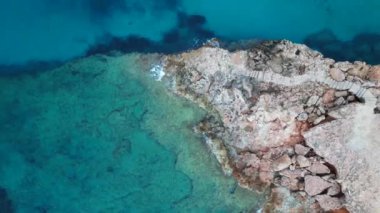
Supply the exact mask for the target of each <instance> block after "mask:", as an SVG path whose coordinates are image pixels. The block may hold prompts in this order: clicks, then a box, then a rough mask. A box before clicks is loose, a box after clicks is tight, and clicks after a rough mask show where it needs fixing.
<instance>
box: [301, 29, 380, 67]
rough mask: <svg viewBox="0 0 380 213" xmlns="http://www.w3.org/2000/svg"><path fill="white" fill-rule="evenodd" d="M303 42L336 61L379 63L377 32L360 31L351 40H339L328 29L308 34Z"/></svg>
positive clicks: (379, 42)
mask: <svg viewBox="0 0 380 213" xmlns="http://www.w3.org/2000/svg"><path fill="white" fill-rule="evenodd" d="M304 43H305V44H306V45H308V46H309V47H311V48H314V49H317V50H319V51H320V52H322V54H324V56H325V57H328V58H332V59H335V60H336V61H351V62H353V61H365V62H367V63H369V64H380V35H379V34H374V33H372V34H371V33H362V34H358V35H356V36H355V37H354V38H353V39H352V40H351V41H340V40H339V39H338V38H337V37H336V36H335V35H334V33H333V32H331V31H330V30H323V31H320V32H318V33H315V34H312V35H310V36H308V37H307V38H306V39H305V41H304Z"/></svg>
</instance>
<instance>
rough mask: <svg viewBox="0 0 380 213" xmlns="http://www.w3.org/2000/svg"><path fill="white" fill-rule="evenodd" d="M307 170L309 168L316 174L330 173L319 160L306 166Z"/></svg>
mask: <svg viewBox="0 0 380 213" xmlns="http://www.w3.org/2000/svg"><path fill="white" fill-rule="evenodd" d="M307 170H309V171H310V172H311V173H313V174H318V175H321V174H328V173H330V169H329V168H328V167H327V166H325V165H323V164H322V163H319V162H315V163H313V164H312V165H311V166H310V167H308V168H307Z"/></svg>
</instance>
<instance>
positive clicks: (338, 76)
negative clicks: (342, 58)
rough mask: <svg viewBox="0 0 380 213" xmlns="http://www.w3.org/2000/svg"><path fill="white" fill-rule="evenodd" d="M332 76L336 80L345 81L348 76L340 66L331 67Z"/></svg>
mask: <svg viewBox="0 0 380 213" xmlns="http://www.w3.org/2000/svg"><path fill="white" fill-rule="evenodd" d="M330 76H331V78H332V79H334V80H336V81H343V80H344V79H345V78H346V76H345V75H344V72H343V71H342V70H340V69H338V68H331V69H330Z"/></svg>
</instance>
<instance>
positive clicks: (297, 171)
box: [280, 169, 307, 179]
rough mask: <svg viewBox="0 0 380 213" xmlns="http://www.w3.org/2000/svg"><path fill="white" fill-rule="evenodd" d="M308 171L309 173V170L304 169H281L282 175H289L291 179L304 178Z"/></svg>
mask: <svg viewBox="0 0 380 213" xmlns="http://www.w3.org/2000/svg"><path fill="white" fill-rule="evenodd" d="M306 173H307V171H305V170H302V169H295V170H293V171H292V170H289V169H285V170H282V171H280V175H282V176H285V177H288V178H290V179H300V178H303V177H305V174H306Z"/></svg>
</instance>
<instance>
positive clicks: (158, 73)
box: [150, 64, 165, 81]
mask: <svg viewBox="0 0 380 213" xmlns="http://www.w3.org/2000/svg"><path fill="white" fill-rule="evenodd" d="M150 73H151V76H152V77H153V78H154V79H155V80H156V81H161V79H162V78H163V77H164V76H165V72H164V68H163V66H162V65H160V64H158V65H154V66H153V67H152V69H150Z"/></svg>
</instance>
